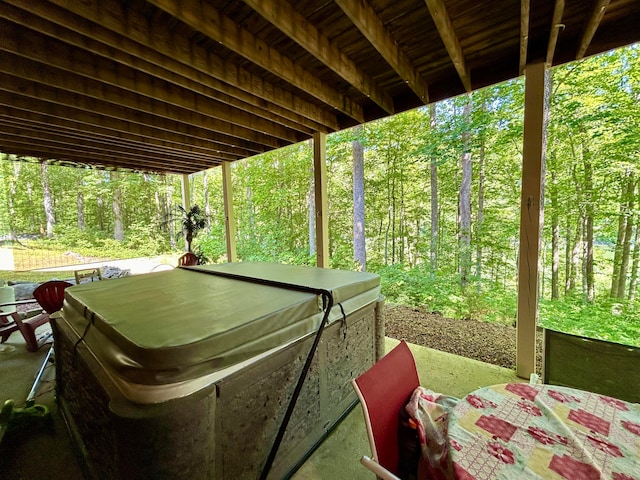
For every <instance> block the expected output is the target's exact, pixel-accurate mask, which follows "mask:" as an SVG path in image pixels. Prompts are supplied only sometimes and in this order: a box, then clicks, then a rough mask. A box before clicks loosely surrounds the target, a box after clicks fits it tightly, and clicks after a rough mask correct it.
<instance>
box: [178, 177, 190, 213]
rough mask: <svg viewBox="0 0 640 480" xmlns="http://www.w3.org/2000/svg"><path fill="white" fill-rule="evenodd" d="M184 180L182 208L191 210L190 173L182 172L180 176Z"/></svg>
mask: <svg viewBox="0 0 640 480" xmlns="http://www.w3.org/2000/svg"><path fill="white" fill-rule="evenodd" d="M180 180H181V182H182V208H184V209H185V210H189V209H190V208H191V190H190V189H189V175H188V174H186V173H183V174H182V177H181V178H180Z"/></svg>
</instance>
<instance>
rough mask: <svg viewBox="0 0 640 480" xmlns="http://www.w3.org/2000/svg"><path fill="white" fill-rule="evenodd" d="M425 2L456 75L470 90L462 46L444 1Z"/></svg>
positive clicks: (469, 77)
mask: <svg viewBox="0 0 640 480" xmlns="http://www.w3.org/2000/svg"><path fill="white" fill-rule="evenodd" d="M425 2H426V4H427V8H428V9H429V13H430V14H431V18H432V19H433V22H434V23H435V24H436V29H437V30H438V34H439V35H440V38H441V39H442V42H443V43H444V46H445V48H446V49H447V53H449V57H450V58H451V61H452V62H453V65H454V66H455V67H456V71H457V72H458V76H459V77H460V80H461V81H462V85H463V86H464V88H465V90H466V91H467V92H470V91H471V76H470V73H469V67H468V66H467V62H466V60H465V58H464V54H463V52H462V47H461V46H460V40H459V39H458V35H456V31H455V30H454V28H453V23H451V19H450V18H449V14H448V13H447V8H446V7H445V5H444V1H443V0H425Z"/></svg>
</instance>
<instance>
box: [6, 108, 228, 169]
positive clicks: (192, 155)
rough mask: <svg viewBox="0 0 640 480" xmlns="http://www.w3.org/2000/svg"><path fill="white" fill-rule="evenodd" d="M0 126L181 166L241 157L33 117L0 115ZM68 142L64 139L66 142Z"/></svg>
mask: <svg viewBox="0 0 640 480" xmlns="http://www.w3.org/2000/svg"><path fill="white" fill-rule="evenodd" d="M0 124H2V125H4V126H5V128H7V130H5V131H6V132H9V131H11V132H13V133H12V134H13V135H19V134H20V135H22V136H23V137H24V138H31V137H30V136H43V137H46V138H51V139H54V140H55V141H63V142H67V143H73V142H76V143H79V144H81V145H83V146H84V145H87V144H89V145H95V146H100V148H102V149H104V150H108V149H111V150H113V149H118V151H120V149H122V151H124V152H131V153H132V154H133V155H136V156H145V155H146V156H148V157H157V158H161V157H166V158H173V159H175V161H176V162H178V163H185V164H188V163H189V162H192V161H196V162H199V163H204V164H206V163H211V162H213V161H215V160H220V159H223V160H229V161H232V160H237V159H239V158H241V157H240V156H238V155H232V154H229V153H227V152H222V151H220V150H210V151H202V150H201V149H196V148H193V149H190V150H187V149H185V148H182V149H176V148H171V147H166V146H158V145H157V144H149V143H148V142H142V141H134V140H132V139H129V138H123V139H119V138H116V137H113V136H109V135H101V134H98V133H96V131H95V130H93V131H84V130H79V129H78V128H69V127H68V126H65V125H63V124H60V123H44V122H41V121H40V122H38V121H35V120H33V119H32V118H27V119H23V118H21V117H19V116H14V117H7V116H4V115H3V116H0ZM63 139H64V140H63Z"/></svg>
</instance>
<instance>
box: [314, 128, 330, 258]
mask: <svg viewBox="0 0 640 480" xmlns="http://www.w3.org/2000/svg"><path fill="white" fill-rule="evenodd" d="M326 159H327V135H326V134H325V133H322V132H316V133H314V134H313V176H314V181H315V189H314V190H315V202H316V265H317V266H318V267H322V268H328V267H329V209H328V206H327V204H328V202H327V164H326Z"/></svg>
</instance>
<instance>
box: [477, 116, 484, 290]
mask: <svg viewBox="0 0 640 480" xmlns="http://www.w3.org/2000/svg"><path fill="white" fill-rule="evenodd" d="M483 108H484V105H483ZM484 161H485V158H484V138H483V139H482V142H481V143H480V156H479V158H478V213H477V216H476V277H477V278H478V280H480V279H481V278H482V241H481V240H482V239H483V238H484V232H483V231H482V223H483V221H484V180H485V179H484ZM481 285H482V283H481V282H480V281H478V290H479V289H480V287H481Z"/></svg>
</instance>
